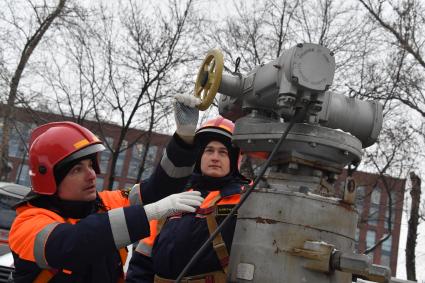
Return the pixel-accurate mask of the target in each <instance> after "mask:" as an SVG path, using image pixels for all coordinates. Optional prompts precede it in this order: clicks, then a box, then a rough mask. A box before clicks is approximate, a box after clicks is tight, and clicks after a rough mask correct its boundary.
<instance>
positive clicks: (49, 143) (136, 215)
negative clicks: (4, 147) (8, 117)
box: [9, 102, 203, 282]
mask: <svg viewBox="0 0 425 283" xmlns="http://www.w3.org/2000/svg"><path fill="white" fill-rule="evenodd" d="M176 109H179V111H180V116H181V117H180V118H179V117H176V119H180V120H179V121H178V122H179V124H180V129H182V128H184V131H181V132H182V133H183V134H184V135H182V137H180V136H179V133H177V134H176V135H174V137H173V139H172V140H171V141H170V143H169V144H168V146H167V148H166V150H165V153H164V156H163V158H162V160H161V164H160V165H159V166H158V167H157V168H156V171H155V172H154V174H153V175H152V176H151V177H150V178H149V179H147V180H145V181H142V182H141V184H137V185H135V186H133V188H132V189H131V190H122V191H120V190H117V191H103V192H97V191H96V173H99V163H98V153H99V152H100V151H102V150H104V146H103V145H102V143H101V141H99V140H98V139H97V137H96V136H95V135H94V134H93V133H91V132H90V131H89V130H88V129H86V128H84V127H82V126H80V125H78V124H75V123H72V122H54V123H49V124H46V125H43V126H40V127H38V128H36V129H35V130H34V131H33V132H32V134H31V137H30V150H29V165H30V177H31V183H32V192H31V194H30V195H29V196H27V198H26V199H25V200H24V201H23V202H22V203H21V204H19V205H18V207H17V214H18V215H17V217H16V219H15V221H14V223H13V225H12V228H11V231H10V235H9V244H10V248H11V250H12V252H13V256H14V261H15V271H14V273H13V279H14V282H123V280H124V272H123V265H124V263H125V260H126V256H127V250H126V246H127V245H129V244H131V243H133V242H136V241H138V240H139V239H142V238H144V237H147V236H149V235H150V229H149V221H150V220H154V219H161V218H164V217H167V216H168V215H171V214H174V213H176V212H190V211H195V207H197V206H199V205H200V204H201V202H202V201H203V198H202V197H201V196H200V193H199V192H183V193H178V192H181V190H182V188H181V186H182V184H184V183H186V182H187V178H188V176H190V174H191V172H192V165H193V164H194V162H195V158H196V154H195V153H193V145H191V144H190V140H191V138H190V134H191V133H190V129H191V128H193V133H192V136H193V135H194V130H195V127H196V122H197V115H198V114H197V112H198V110H197V109H195V108H193V107H190V106H187V105H185V104H183V103H180V102H177V104H176ZM183 118H185V119H186V120H181V119H183ZM194 120H196V121H194ZM191 123H192V124H193V123H194V126H193V125H192V126H190V124H191ZM183 126H184V127H183ZM185 140H186V141H185Z"/></svg>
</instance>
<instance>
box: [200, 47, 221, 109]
mask: <svg viewBox="0 0 425 283" xmlns="http://www.w3.org/2000/svg"><path fill="white" fill-rule="evenodd" d="M223 66H224V63H223V54H222V53H221V51H220V50H218V49H212V50H210V51H208V54H207V56H206V57H205V59H204V61H203V62H202V65H201V67H200V68H199V71H198V76H197V77H196V82H195V96H196V97H199V98H200V99H201V101H202V102H201V104H199V106H198V109H199V110H202V111H204V110H206V109H208V107H210V105H211V104H212V103H213V101H214V97H215V95H216V94H217V91H218V88H219V86H220V83H221V75H222V74H223Z"/></svg>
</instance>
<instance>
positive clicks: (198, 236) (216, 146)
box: [126, 117, 249, 283]
mask: <svg viewBox="0 0 425 283" xmlns="http://www.w3.org/2000/svg"><path fill="white" fill-rule="evenodd" d="M233 129H234V124H233V123H232V122H231V121H229V120H227V119H224V118H222V117H218V118H216V119H213V120H211V121H208V122H207V123H206V124H204V125H203V126H202V127H200V128H199V129H198V130H197V131H196V135H195V144H196V145H197V146H198V147H199V149H200V154H199V155H198V158H197V162H196V164H195V169H194V172H193V174H192V177H191V179H190V180H189V182H188V184H187V185H186V189H187V190H194V191H199V192H201V193H202V196H203V197H205V200H204V202H203V203H202V205H201V206H200V208H199V209H197V210H196V211H195V212H190V213H176V214H174V215H172V216H169V217H168V218H167V220H166V222H165V223H164V224H163V225H162V223H161V222H158V221H151V231H152V233H151V236H150V237H149V238H147V239H144V240H143V241H141V242H139V245H138V246H137V248H136V251H135V252H134V253H133V257H132V259H131V261H130V265H129V269H128V272H127V276H126V282H163V283H168V282H170V283H171V282H174V280H175V279H176V278H177V277H178V275H179V273H180V272H181V271H182V270H183V268H184V267H185V266H186V264H187V263H188V262H189V261H190V259H191V258H192V256H193V255H194V254H195V253H196V251H197V250H198V249H199V248H200V247H201V246H202V244H203V243H204V242H205V241H206V240H207V239H208V238H209V236H210V234H211V233H212V232H213V231H214V230H215V229H216V227H217V226H218V223H221V221H222V220H223V219H224V217H226V216H227V214H228V213H229V212H230V210H231V209H232V208H233V207H234V206H235V205H236V204H237V203H239V200H240V194H241V192H242V191H243V186H244V185H246V184H247V183H249V180H247V179H246V178H245V177H243V176H242V175H241V174H240V172H239V160H240V150H239V148H237V147H235V146H233V145H232V142H231V138H232V134H233ZM231 220H232V221H230V223H228V225H226V226H225V227H224V229H223V231H222V232H221V233H219V234H218V235H217V237H216V238H215V239H214V242H213V245H211V247H210V248H209V249H208V250H206V251H205V254H204V257H203V258H201V259H200V260H199V261H198V262H197V263H196V264H194V265H193V266H192V268H191V269H190V271H189V274H187V276H188V277H186V278H184V279H183V281H184V282H191V280H192V281H193V282H216V283H217V282H225V280H226V273H227V265H228V260H229V254H230V247H231V243H232V239H233V233H234V229H235V225H236V217H233V218H232V219H231ZM161 225H162V227H160V226H161ZM158 230H160V233H159V234H158V232H159V231H158Z"/></svg>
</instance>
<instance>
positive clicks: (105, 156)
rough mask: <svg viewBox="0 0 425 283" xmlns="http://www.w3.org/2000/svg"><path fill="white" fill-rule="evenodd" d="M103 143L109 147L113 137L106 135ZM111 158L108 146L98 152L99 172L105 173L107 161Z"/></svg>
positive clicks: (112, 142) (112, 143) (112, 144)
mask: <svg viewBox="0 0 425 283" xmlns="http://www.w3.org/2000/svg"><path fill="white" fill-rule="evenodd" d="M105 143H106V144H107V145H109V146H110V147H111V148H113V146H114V139H113V138H112V137H106V141H105ZM110 160H111V151H110V150H109V148H108V147H106V149H105V150H104V151H102V153H101V154H100V172H101V173H102V174H106V172H108V165H109V161H110Z"/></svg>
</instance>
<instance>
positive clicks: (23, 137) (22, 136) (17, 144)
mask: <svg viewBox="0 0 425 283" xmlns="http://www.w3.org/2000/svg"><path fill="white" fill-rule="evenodd" d="M16 127H17V128H18V130H17V129H16ZM16 127H15V125H12V128H11V131H10V137H9V156H11V157H17V158H23V157H24V156H25V155H26V152H27V150H26V148H27V147H28V146H27V142H28V139H29V135H30V132H31V129H32V128H34V127H35V124H32V123H23V122H16Z"/></svg>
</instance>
